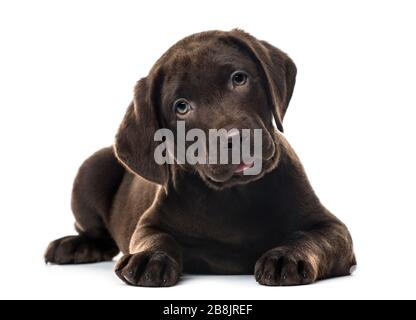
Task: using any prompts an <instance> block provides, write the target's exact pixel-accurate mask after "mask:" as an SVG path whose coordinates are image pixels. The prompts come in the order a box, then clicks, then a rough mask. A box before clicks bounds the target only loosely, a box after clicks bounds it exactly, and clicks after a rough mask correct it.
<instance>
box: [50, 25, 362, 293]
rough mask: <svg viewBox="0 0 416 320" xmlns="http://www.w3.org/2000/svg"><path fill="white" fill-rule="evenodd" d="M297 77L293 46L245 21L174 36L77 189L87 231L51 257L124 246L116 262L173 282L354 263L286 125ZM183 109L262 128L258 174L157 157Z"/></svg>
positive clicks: (345, 235) (77, 256)
mask: <svg viewBox="0 0 416 320" xmlns="http://www.w3.org/2000/svg"><path fill="white" fill-rule="evenodd" d="M295 78H296V66H295V64H294V63H293V61H292V60H291V59H290V58H289V57H288V56H287V55H286V54H285V53H283V52H282V51H280V50H279V49H277V48H275V47H273V46H272V45H270V44H268V43H267V42H264V41H259V40H257V39H256V38H254V37H252V36H251V35H249V34H247V33H245V32H243V31H241V30H232V31H231V32H222V31H210V32H204V33H199V34H195V35H192V36H190V37H187V38H185V39H183V40H181V41H180V42H178V43H177V44H175V45H174V46H173V47H172V48H170V49H169V50H168V51H167V52H166V53H165V54H164V55H163V56H162V57H161V58H160V59H159V60H158V61H157V62H156V64H155V65H154V66H153V68H152V69H151V71H150V73H149V75H148V76H147V77H146V78H143V79H141V80H140V81H139V82H138V83H137V85H136V87H135V91H134V99H133V102H132V103H131V104H130V106H129V107H128V110H127V113H126V115H125V117H124V120H123V122H122V124H121V126H120V129H119V132H118V134H117V137H116V142H115V146H114V148H106V149H103V150H100V151H98V152H97V153H95V154H94V155H93V156H92V157H91V158H89V159H88V160H86V162H85V163H84V164H83V165H82V166H81V168H80V170H79V173H78V176H77V177H76V180H75V183H74V189H73V198H72V210H73V212H74V215H75V218H76V229H77V231H78V233H79V235H78V236H69V237H65V238H62V239H58V240H56V241H54V242H52V243H51V244H50V245H49V247H48V249H47V251H46V254H45V259H46V261H47V262H50V263H56V264H77V263H92V262H100V261H107V260H111V259H112V258H113V257H114V256H116V255H117V254H118V253H119V251H122V252H123V254H124V256H123V257H122V258H121V259H120V260H119V261H118V263H117V265H116V273H117V275H118V276H119V277H120V278H121V279H122V280H123V281H125V282H126V283H127V284H130V285H135V286H172V285H174V284H176V283H177V282H178V280H179V278H180V275H181V274H182V273H183V272H189V273H208V274H253V273H254V275H255V277H256V280H257V281H258V282H259V283H260V284H263V285H270V286H275V285H276V286H277V285H299V284H308V283H312V282H314V281H316V280H318V279H324V278H329V277H335V276H343V275H348V274H350V271H351V267H352V266H354V265H355V264H356V262H355V257H354V253H353V245H352V240H351V236H350V234H349V232H348V230H347V228H346V227H345V225H344V224H343V223H341V222H340V221H339V220H338V219H337V218H336V217H334V216H333V215H332V214H331V213H330V212H329V211H328V210H327V209H326V208H325V207H324V206H323V205H322V204H321V203H320V201H319V199H318V198H317V196H316V195H315V193H314V191H313V189H312V187H311V186H310V184H309V181H308V179H307V177H306V174H305V172H304V170H303V167H302V165H301V163H300V161H299V159H298V157H297V156H296V154H295V152H294V151H293V149H292V148H291V147H290V145H289V144H288V142H287V141H286V139H285V137H284V136H283V134H282V132H283V128H282V120H283V118H284V116H285V113H286V110H287V107H288V104H289V101H290V98H291V96H292V92H293V89H294V85H295ZM178 120H181V121H185V123H186V127H187V129H192V128H199V129H202V130H204V131H206V132H207V131H208V130H209V128H216V129H220V128H226V129H230V128H249V129H262V132H263V136H262V139H263V158H262V159H263V160H262V171H261V173H260V174H258V175H255V176H249V175H243V174H242V173H241V164H240V165H238V164H237V165H235V164H222V165H211V164H206V165H202V164H195V165H190V164H183V165H182V164H172V165H158V164H157V163H156V162H155V159H154V157H153V155H154V150H155V147H156V146H157V143H156V142H155V141H154V134H155V132H156V130H158V129H160V128H168V129H170V130H172V131H173V132H176V128H177V127H176V124H177V121H178ZM273 120H275V123H276V126H277V129H278V130H276V129H275V127H274V126H273Z"/></svg>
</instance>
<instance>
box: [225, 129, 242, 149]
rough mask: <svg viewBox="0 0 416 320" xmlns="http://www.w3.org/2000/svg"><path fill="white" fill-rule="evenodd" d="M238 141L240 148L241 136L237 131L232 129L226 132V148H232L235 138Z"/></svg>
mask: <svg viewBox="0 0 416 320" xmlns="http://www.w3.org/2000/svg"><path fill="white" fill-rule="evenodd" d="M237 139H238V141H239V142H240V148H241V143H242V141H241V140H242V137H241V134H240V132H239V131H235V132H234V131H233V132H231V133H229V134H228V140H227V147H228V149H232V148H233V145H234V141H235V140H237Z"/></svg>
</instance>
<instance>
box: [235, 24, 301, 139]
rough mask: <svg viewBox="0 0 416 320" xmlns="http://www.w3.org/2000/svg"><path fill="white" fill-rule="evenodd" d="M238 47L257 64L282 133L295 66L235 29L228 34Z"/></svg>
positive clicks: (285, 57) (265, 44)
mask: <svg viewBox="0 0 416 320" xmlns="http://www.w3.org/2000/svg"><path fill="white" fill-rule="evenodd" d="M230 34H231V36H232V37H233V39H234V41H235V42H236V43H237V45H238V46H240V47H241V48H243V49H245V50H246V52H248V53H249V54H250V56H251V57H252V58H253V59H254V60H255V61H256V62H257V63H258V64H259V66H260V67H261V69H262V71H263V72H264V77H265V79H266V82H267V86H268V89H269V93H270V99H271V103H272V104H273V110H272V111H273V116H274V118H275V121H276V125H277V127H278V129H279V130H280V131H281V132H283V124H282V122H283V118H284V116H285V114H286V110H287V107H288V106H289V102H290V99H291V98H292V94H293V89H294V88H295V82H296V73H297V69H296V65H295V63H294V62H293V61H292V59H290V58H289V56H288V55H287V54H286V53H284V52H283V51H281V50H280V49H278V48H276V47H274V46H272V45H271V44H269V43H267V42H265V41H260V40H257V39H256V38H254V37H253V36H251V35H250V34H248V33H246V32H244V31H241V30H238V29H235V30H232V31H231V32H230Z"/></svg>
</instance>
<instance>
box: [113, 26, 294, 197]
mask: <svg viewBox="0 0 416 320" xmlns="http://www.w3.org/2000/svg"><path fill="white" fill-rule="evenodd" d="M295 78H296V67H295V65H294V63H293V62H292V60H291V59H290V58H289V57H288V56H287V55H286V54H285V53H283V52H282V51H280V50H279V49H277V48H275V47H273V46H271V45H270V44H268V43H266V42H263V41H259V40H257V39H256V38H254V37H252V36H250V35H249V34H247V33H245V32H243V31H240V30H233V31H231V32H221V31H210V32H204V33H200V34H196V35H193V36H190V37H188V38H185V39H183V40H181V41H180V42H178V43H177V44H176V45H174V46H173V47H172V48H170V49H169V50H168V51H167V52H166V53H165V54H164V55H163V56H162V57H161V58H160V59H159V60H158V61H157V63H156V64H155V66H154V67H153V68H152V70H151V71H150V73H149V75H148V76H147V77H146V78H143V79H141V80H140V81H139V82H138V83H137V85H136V87H135V94H134V99H133V102H132V103H131V104H130V106H129V108H128V110H127V113H126V116H125V118H124V120H123V122H122V124H121V126H120V129H119V132H118V134H117V137H116V144H115V150H116V154H117V156H118V158H119V159H120V161H121V162H122V163H124V165H125V166H126V167H127V168H128V169H130V170H131V171H133V172H134V173H136V174H139V175H140V176H142V177H144V178H145V179H147V180H150V181H153V182H155V183H158V184H162V185H166V184H167V182H168V180H169V177H170V172H172V170H177V169H179V170H187V171H191V172H196V173H197V174H199V175H200V176H201V177H202V179H203V180H204V181H205V182H206V183H207V185H209V186H210V187H213V188H217V189H218V188H224V187H230V186H234V185H238V184H244V183H248V182H250V181H253V180H256V179H259V178H261V177H262V176H263V175H264V174H265V173H267V172H269V171H271V170H273V169H274V168H275V167H276V166H277V164H278V160H279V155H280V143H279V135H280V133H278V132H277V131H276V130H275V129H274V127H273V119H274V120H275V123H276V126H277V128H278V129H279V131H281V132H283V127H282V121H283V118H284V115H285V113H286V110H287V107H288V104H289V101H290V98H291V96H292V92H293V89H294V85H295ZM178 121H181V122H182V123H183V124H185V126H186V130H187V131H189V130H191V129H198V130H200V132H203V133H205V134H206V136H207V137H209V134H210V130H212V129H217V130H218V129H225V130H231V129H233V131H229V132H228V133H229V134H230V135H233V134H231V133H232V132H234V133H236V132H237V133H239V134H240V135H239V140H240V141H239V143H240V144H241V143H244V142H246V143H248V144H249V145H250V146H251V147H253V148H254V146H253V143H254V139H253V138H254V135H253V134H252V135H250V136H249V137H248V138H245V137H244V136H243V135H241V133H242V129H250V130H251V131H252V132H254V130H255V129H260V130H261V140H262V150H261V171H260V172H259V173H258V174H256V175H244V174H243V172H244V170H245V169H248V168H249V167H250V166H251V165H252V164H249V163H244V162H243V161H242V158H241V161H240V163H234V164H232V163H231V161H229V162H228V163H226V164H210V163H207V164H199V163H196V164H189V163H187V162H185V163H183V164H175V165H159V164H157V163H156V161H155V159H154V151H155V148H157V146H158V145H159V144H160V142H155V140H154V136H155V133H156V131H157V130H158V129H162V128H164V129H169V130H171V132H172V133H173V134H174V135H173V136H174V137H175V139H177V137H178V136H179V135H180V133H179V132H178V126H177V123H178ZM257 131H259V130H257ZM244 139H246V140H247V139H248V141H244ZM227 141H229V143H227V144H226V147H228V148H229V147H230V143H235V140H233V139H232V137H231V136H229V137H228V140H227ZM176 142H179V141H176ZM190 144H191V142H189V141H188V142H186V147H188V146H189V145H190ZM208 144H209V139H207V140H206V143H205V147H206V148H205V150H208V149H209V146H208ZM253 148H251V150H253ZM176 156H178V155H176ZM207 156H208V153H206V155H203V157H207ZM230 158H231V157H230ZM207 162H209V161H207Z"/></svg>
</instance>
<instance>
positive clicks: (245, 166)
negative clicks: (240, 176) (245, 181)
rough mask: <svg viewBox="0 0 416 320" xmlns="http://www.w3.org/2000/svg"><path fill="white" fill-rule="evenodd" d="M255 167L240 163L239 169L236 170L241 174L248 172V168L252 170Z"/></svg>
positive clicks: (250, 164)
mask: <svg viewBox="0 0 416 320" xmlns="http://www.w3.org/2000/svg"><path fill="white" fill-rule="evenodd" d="M253 165H254V163H249V164H245V163H244V162H243V163H240V164H239V165H238V167H237V169H235V171H234V172H235V173H240V172H243V171H244V170H246V169H248V168H251V167H252V166H253Z"/></svg>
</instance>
